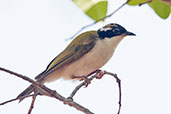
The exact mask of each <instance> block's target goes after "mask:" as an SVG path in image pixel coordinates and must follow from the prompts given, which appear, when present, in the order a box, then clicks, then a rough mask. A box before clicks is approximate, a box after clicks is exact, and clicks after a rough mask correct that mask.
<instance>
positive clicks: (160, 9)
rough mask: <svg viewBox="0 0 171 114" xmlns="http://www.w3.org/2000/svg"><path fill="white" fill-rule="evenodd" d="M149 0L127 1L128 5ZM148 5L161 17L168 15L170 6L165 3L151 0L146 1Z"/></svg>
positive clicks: (164, 17)
mask: <svg viewBox="0 0 171 114" xmlns="http://www.w3.org/2000/svg"><path fill="white" fill-rule="evenodd" d="M147 1H149V0H130V1H129V2H128V4H129V5H139V4H141V3H145V2H147ZM148 4H149V6H150V7H151V8H152V9H153V10H154V11H155V12H156V13H157V14H158V15H159V16H160V17H161V18H163V19H166V18H167V17H169V15H170V12H171V8H170V6H169V5H167V4H166V3H164V2H162V1H160V0H152V2H151V3H148Z"/></svg>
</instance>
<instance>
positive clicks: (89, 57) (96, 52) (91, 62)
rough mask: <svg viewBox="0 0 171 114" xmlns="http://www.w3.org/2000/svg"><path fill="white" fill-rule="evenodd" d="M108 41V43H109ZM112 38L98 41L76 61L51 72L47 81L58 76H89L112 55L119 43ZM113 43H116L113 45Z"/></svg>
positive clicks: (69, 77)
mask: <svg viewBox="0 0 171 114" xmlns="http://www.w3.org/2000/svg"><path fill="white" fill-rule="evenodd" d="M107 42H108V43H107ZM109 42H111V41H110V40H106V41H104V42H97V44H96V45H95V47H94V48H93V49H92V50H90V51H89V52H88V53H87V54H85V55H84V56H82V57H81V58H80V59H78V60H76V61H75V62H73V63H71V64H69V65H66V66H64V67H63V68H61V69H58V70H56V71H54V72H53V73H51V74H49V76H48V77H47V79H46V80H45V82H50V81H53V80H56V79H58V78H64V79H68V80H69V79H72V77H73V76H77V77H78V76H80V77H81V76H87V75H88V74H90V73H91V72H93V71H95V70H97V69H99V68H101V67H102V66H103V65H104V64H106V63H107V62H108V60H109V59H110V58H111V57H112V55H113V53H114V50H115V48H116V46H117V45H114V43H113V42H111V43H110V45H109ZM111 45H114V46H113V47H112V46H111Z"/></svg>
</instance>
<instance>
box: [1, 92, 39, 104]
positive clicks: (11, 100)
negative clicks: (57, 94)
mask: <svg viewBox="0 0 171 114" xmlns="http://www.w3.org/2000/svg"><path fill="white" fill-rule="evenodd" d="M34 95H38V93H34V94H31V95H25V96H23V97H19V98H14V99H10V100H8V101H5V102H2V103H0V105H5V104H7V103H10V102H13V101H16V100H19V99H22V98H27V97H32V96H34Z"/></svg>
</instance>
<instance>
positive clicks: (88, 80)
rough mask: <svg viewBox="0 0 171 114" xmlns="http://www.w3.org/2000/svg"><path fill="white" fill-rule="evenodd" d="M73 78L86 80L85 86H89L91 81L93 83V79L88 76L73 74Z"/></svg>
mask: <svg viewBox="0 0 171 114" xmlns="http://www.w3.org/2000/svg"><path fill="white" fill-rule="evenodd" d="M72 79H79V80H80V81H83V80H84V81H85V84H84V85H85V87H87V86H88V85H89V84H90V83H91V80H90V79H88V76H72Z"/></svg>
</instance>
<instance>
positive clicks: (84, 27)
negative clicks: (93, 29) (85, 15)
mask: <svg viewBox="0 0 171 114" xmlns="http://www.w3.org/2000/svg"><path fill="white" fill-rule="evenodd" d="M126 4H127V2H125V3H123V4H122V5H121V6H120V7H118V8H117V9H116V10H114V11H113V12H112V13H111V14H109V15H107V16H105V17H103V18H101V19H99V20H97V21H94V22H93V23H90V24H87V25H85V26H83V27H82V28H80V29H79V30H78V31H77V32H76V33H75V34H74V35H73V36H71V37H70V38H67V39H66V41H67V40H71V39H73V38H74V37H75V36H76V35H77V34H79V33H80V32H81V31H83V30H84V29H86V28H88V27H90V26H93V25H95V24H96V23H98V22H100V21H104V20H105V19H107V18H109V17H111V16H112V15H113V14H115V13H116V12H117V11H119V10H120V9H121V8H122V7H123V6H125V5H126Z"/></svg>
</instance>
